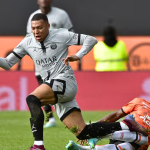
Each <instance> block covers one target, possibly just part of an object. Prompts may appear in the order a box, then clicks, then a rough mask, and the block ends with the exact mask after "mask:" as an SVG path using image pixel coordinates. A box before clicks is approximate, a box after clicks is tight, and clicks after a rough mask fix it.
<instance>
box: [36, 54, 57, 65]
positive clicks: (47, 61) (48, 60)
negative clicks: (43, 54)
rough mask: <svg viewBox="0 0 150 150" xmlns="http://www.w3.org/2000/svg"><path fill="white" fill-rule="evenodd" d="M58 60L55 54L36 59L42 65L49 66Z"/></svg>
mask: <svg viewBox="0 0 150 150" xmlns="http://www.w3.org/2000/svg"><path fill="white" fill-rule="evenodd" d="M56 61H57V58H56V56H53V57H52V58H43V59H38V60H36V64H37V65H39V66H42V67H48V66H52V65H54V64H55V62H56Z"/></svg>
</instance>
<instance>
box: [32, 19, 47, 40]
mask: <svg viewBox="0 0 150 150" xmlns="http://www.w3.org/2000/svg"><path fill="white" fill-rule="evenodd" d="M49 27H50V25H49V23H48V22H46V21H44V20H37V21H31V28H32V32H33V34H34V37H35V39H36V40H37V41H38V42H42V41H44V39H45V38H46V37H47V36H48V33H49Z"/></svg>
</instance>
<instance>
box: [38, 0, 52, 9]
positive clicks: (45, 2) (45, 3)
mask: <svg viewBox="0 0 150 150" xmlns="http://www.w3.org/2000/svg"><path fill="white" fill-rule="evenodd" d="M51 3H52V0H38V4H39V6H40V7H42V8H47V7H50V6H51Z"/></svg>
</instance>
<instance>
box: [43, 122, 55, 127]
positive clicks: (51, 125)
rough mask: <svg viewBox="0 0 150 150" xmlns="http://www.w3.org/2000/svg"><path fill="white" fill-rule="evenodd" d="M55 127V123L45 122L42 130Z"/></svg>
mask: <svg viewBox="0 0 150 150" xmlns="http://www.w3.org/2000/svg"><path fill="white" fill-rule="evenodd" d="M50 127H56V122H47V123H46V124H45V125H44V128H50Z"/></svg>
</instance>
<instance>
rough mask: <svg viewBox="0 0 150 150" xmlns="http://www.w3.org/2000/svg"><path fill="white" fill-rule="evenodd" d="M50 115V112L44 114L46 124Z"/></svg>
mask: <svg viewBox="0 0 150 150" xmlns="http://www.w3.org/2000/svg"><path fill="white" fill-rule="evenodd" d="M51 113H52V112H48V113H46V115H45V121H46V122H48V121H49V118H50V115H51Z"/></svg>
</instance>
